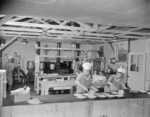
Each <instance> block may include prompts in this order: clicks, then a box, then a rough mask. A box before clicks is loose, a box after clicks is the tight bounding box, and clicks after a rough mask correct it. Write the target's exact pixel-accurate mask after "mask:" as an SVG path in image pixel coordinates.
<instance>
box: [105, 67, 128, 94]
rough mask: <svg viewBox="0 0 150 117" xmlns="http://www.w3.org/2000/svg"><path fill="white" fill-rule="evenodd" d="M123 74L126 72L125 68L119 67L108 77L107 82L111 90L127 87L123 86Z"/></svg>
mask: <svg viewBox="0 0 150 117" xmlns="http://www.w3.org/2000/svg"><path fill="white" fill-rule="evenodd" d="M125 74H126V70H125V69H123V68H122V67H120V68H118V69H117V73H116V74H113V75H111V76H110V77H109V79H108V81H107V83H108V85H109V88H110V91H111V92H115V91H119V90H124V89H127V88H126V87H125V83H126V82H125V78H124V76H125Z"/></svg>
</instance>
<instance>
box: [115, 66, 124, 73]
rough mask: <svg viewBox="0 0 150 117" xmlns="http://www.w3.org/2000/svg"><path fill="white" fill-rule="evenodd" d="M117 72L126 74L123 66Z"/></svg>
mask: <svg viewBox="0 0 150 117" xmlns="http://www.w3.org/2000/svg"><path fill="white" fill-rule="evenodd" d="M117 72H119V73H122V74H126V70H125V69H123V68H122V66H121V67H119V68H118V69H117Z"/></svg>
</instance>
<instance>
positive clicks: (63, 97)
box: [4, 91, 150, 106]
mask: <svg viewBox="0 0 150 117" xmlns="http://www.w3.org/2000/svg"><path fill="white" fill-rule="evenodd" d="M33 97H37V98H38V99H39V100H40V101H41V102H42V103H41V104H47V103H64V102H81V101H107V100H117V99H119V100H120V99H136V98H150V95H149V94H145V93H129V92H127V91H126V92H125V96H124V97H121V98H118V97H113V98H108V97H107V98H98V97H97V98H95V99H88V98H86V99H78V98H76V97H75V96H74V95H72V94H59V95H56V94H55V95H44V96H40V95H37V96H33ZM15 105H30V104H28V103H27V102H17V103H11V104H10V105H8V104H4V106H15Z"/></svg>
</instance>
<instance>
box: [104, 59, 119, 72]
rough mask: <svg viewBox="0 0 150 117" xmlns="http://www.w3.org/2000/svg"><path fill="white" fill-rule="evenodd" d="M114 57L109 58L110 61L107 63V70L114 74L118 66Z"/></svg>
mask: <svg viewBox="0 0 150 117" xmlns="http://www.w3.org/2000/svg"><path fill="white" fill-rule="evenodd" d="M116 62H117V61H116V58H114V57H113V58H110V63H109V64H108V65H107V71H108V72H109V73H111V74H116V72H117V69H118V68H119V66H118V65H117V64H116Z"/></svg>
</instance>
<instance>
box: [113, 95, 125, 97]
mask: <svg viewBox="0 0 150 117" xmlns="http://www.w3.org/2000/svg"><path fill="white" fill-rule="evenodd" d="M115 96H116V97H118V98H121V97H124V95H115Z"/></svg>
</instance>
